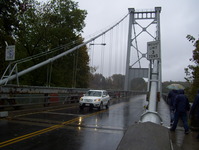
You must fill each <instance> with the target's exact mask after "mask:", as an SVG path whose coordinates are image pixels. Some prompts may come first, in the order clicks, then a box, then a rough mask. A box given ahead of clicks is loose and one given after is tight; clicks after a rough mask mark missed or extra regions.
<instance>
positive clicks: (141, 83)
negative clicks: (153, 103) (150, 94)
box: [131, 78, 147, 91]
mask: <svg viewBox="0 0 199 150" xmlns="http://www.w3.org/2000/svg"><path fill="white" fill-rule="evenodd" d="M131 89H132V90H135V91H147V83H146V82H145V80H144V79H143V78H135V79H133V80H132V81H131Z"/></svg>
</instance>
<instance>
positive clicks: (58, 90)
mask: <svg viewBox="0 0 199 150" xmlns="http://www.w3.org/2000/svg"><path fill="white" fill-rule="evenodd" d="M88 90H89V89H86V88H63V87H40V86H16V85H6V86H0V109H2V108H7V107H13V108H15V109H19V108H20V107H21V106H33V105H41V106H42V105H43V106H45V107H46V106H49V105H58V104H68V103H78V102H79V99H80V97H81V96H83V94H84V93H85V92H86V91H88ZM107 91H108V93H109V95H110V97H111V98H120V97H126V96H129V95H132V94H133V95H135V94H136V95H137V94H146V92H140V91H122V90H107Z"/></svg>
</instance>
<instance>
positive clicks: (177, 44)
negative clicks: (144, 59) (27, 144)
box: [74, 0, 199, 81]
mask: <svg viewBox="0 0 199 150" xmlns="http://www.w3.org/2000/svg"><path fill="white" fill-rule="evenodd" d="M74 1H75V2H78V3H79V8H80V9H85V10H87V12H88V14H87V18H86V20H85V23H86V27H85V28H84V34H83V35H84V36H87V35H91V34H93V33H95V32H96V31H99V30H101V29H104V28H105V27H107V26H109V25H111V24H113V23H114V22H116V21H118V20H119V19H121V18H122V17H123V16H124V15H126V14H127V13H128V8H135V9H142V10H143V9H144V10H145V9H154V8H155V7H161V8H162V11H161V18H160V19H161V44H162V47H161V49H162V72H163V74H162V77H163V81H169V80H172V81H184V77H185V73H184V68H186V67H187V66H188V65H189V64H191V62H190V61H189V59H190V58H191V57H192V50H193V49H194V46H193V44H192V43H191V42H188V40H187V39H186V35H187V34H191V35H193V36H194V37H196V38H198V36H199V0H74ZM126 26H128V24H126Z"/></svg>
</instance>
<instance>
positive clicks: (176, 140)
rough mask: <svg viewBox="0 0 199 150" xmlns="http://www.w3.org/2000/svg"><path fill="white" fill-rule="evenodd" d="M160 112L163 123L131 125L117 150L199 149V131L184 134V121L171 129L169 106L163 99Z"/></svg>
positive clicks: (159, 107) (159, 105)
mask: <svg viewBox="0 0 199 150" xmlns="http://www.w3.org/2000/svg"><path fill="white" fill-rule="evenodd" d="M158 113H159V115H160V116H161V118H162V121H163V125H162V126H161V125H158V124H155V123H151V122H145V123H138V124H134V125H132V126H130V127H129V128H128V129H127V131H126V133H125V135H124V137H123V138H122V140H121V142H120V144H119V146H118V148H117V150H134V149H139V150H160V149H161V150H199V141H198V140H197V139H196V135H197V134H198V133H197V132H194V131H190V133H189V134H184V128H183V127H182V123H181V122H179V123H178V127H177V128H176V130H175V132H171V131H170V130H169V129H170V112H169V106H168V105H167V104H166V102H165V101H164V100H163V99H161V100H160V102H159V103H158Z"/></svg>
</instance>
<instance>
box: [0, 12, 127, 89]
mask: <svg viewBox="0 0 199 150" xmlns="http://www.w3.org/2000/svg"><path fill="white" fill-rule="evenodd" d="M128 15H129V14H127V15H125V16H124V17H123V18H122V19H120V20H119V21H118V22H117V23H115V24H114V25H113V26H111V27H110V28H108V29H106V30H105V31H102V32H101V33H99V34H98V35H96V36H94V37H92V38H90V39H89V40H87V41H85V42H84V43H82V44H79V45H78V46H75V47H73V48H71V49H69V50H67V51H65V52H63V53H61V54H58V55H56V56H54V57H51V58H49V59H47V60H45V61H43V62H40V63H38V64H36V65H34V66H31V67H29V68H26V69H24V70H22V71H20V72H18V73H16V74H12V75H11V74H9V76H8V77H7V76H6V75H5V74H3V76H2V77H1V80H0V85H3V84H5V85H6V84H7V82H9V81H11V80H14V79H16V78H18V77H20V76H22V75H24V74H27V73H29V72H31V71H33V70H35V69H38V68H40V67H42V66H44V65H47V64H49V63H51V62H53V61H55V60H57V59H60V58H61V57H63V56H65V55H68V54H69V53H72V52H73V51H76V50H78V49H79V48H80V47H82V46H84V45H86V44H88V43H90V42H91V41H94V40H95V39H97V38H99V37H100V36H102V35H104V34H105V33H107V32H109V31H110V30H111V29H113V28H114V27H116V26H117V25H118V24H119V23H121V22H122V21H123V20H124V19H125V18H126V17H127V16H128ZM74 43H75V42H74ZM74 43H72V44H74ZM63 48H67V47H66V45H63V46H60V47H58V48H55V49H56V50H58V49H59V50H60V49H63ZM46 53H48V51H47V52H46ZM49 53H50V52H49ZM41 55H42V53H41ZM34 57H36V56H34ZM30 59H32V57H29V58H25V59H23V60H21V62H24V61H27V60H30ZM21 62H18V61H17V62H16V63H21ZM7 70H8V69H6V71H7Z"/></svg>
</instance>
